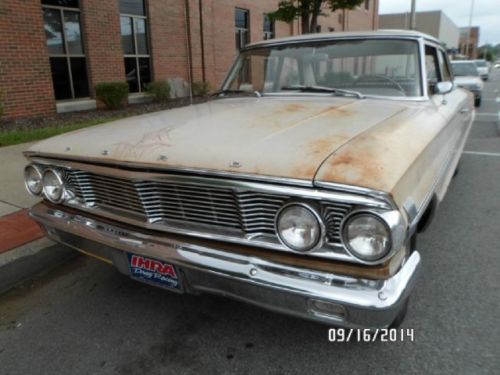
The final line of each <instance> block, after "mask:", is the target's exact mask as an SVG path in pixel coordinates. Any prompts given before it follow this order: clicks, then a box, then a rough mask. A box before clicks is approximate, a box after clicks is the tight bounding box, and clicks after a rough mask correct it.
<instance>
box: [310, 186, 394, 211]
mask: <svg viewBox="0 0 500 375" xmlns="http://www.w3.org/2000/svg"><path fill="white" fill-rule="evenodd" d="M313 184H314V186H317V187H319V188H323V189H329V190H333V191H340V192H351V193H354V194H360V195H363V196H367V197H370V198H372V199H374V200H377V201H380V202H384V204H385V207H384V208H387V209H393V210H394V209H397V208H398V206H397V205H396V202H394V200H393V199H392V196H391V194H389V193H386V192H384V191H380V190H374V189H370V188H366V187H361V186H354V185H345V184H338V183H336V182H327V181H314V182H313Z"/></svg>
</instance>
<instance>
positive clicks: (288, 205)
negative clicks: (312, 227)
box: [274, 202, 326, 254]
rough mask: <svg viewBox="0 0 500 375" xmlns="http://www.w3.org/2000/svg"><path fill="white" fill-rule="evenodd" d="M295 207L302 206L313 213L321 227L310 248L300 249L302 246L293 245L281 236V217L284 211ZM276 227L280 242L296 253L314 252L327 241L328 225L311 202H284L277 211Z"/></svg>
mask: <svg viewBox="0 0 500 375" xmlns="http://www.w3.org/2000/svg"><path fill="white" fill-rule="evenodd" d="M293 207H300V208H302V209H305V210H307V211H308V212H309V213H311V214H312V216H313V217H314V219H315V220H316V222H317V223H318V229H319V235H318V239H317V240H316V242H315V243H314V245H312V246H309V247H308V248H303V249H300V248H297V247H294V246H291V245H290V244H289V243H287V242H286V241H285V240H284V239H283V238H282V236H281V233H280V230H279V221H280V218H281V217H282V215H283V213H284V212H285V211H286V210H288V209H290V208H293ZM274 229H275V232H276V236H277V237H278V240H279V241H280V243H281V244H282V245H283V246H285V247H286V248H287V249H290V250H291V251H293V252H295V253H299V254H305V253H310V252H313V251H315V250H318V249H320V248H322V247H323V245H324V243H325V235H326V227H325V224H324V222H323V218H322V217H321V215H320V214H319V212H318V210H317V209H315V208H314V207H313V206H312V205H311V204H308V203H305V202H288V203H286V204H284V205H283V206H282V207H280V209H279V210H278V212H277V213H276V216H275V220H274Z"/></svg>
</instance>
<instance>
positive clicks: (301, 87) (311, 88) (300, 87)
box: [280, 85, 365, 99]
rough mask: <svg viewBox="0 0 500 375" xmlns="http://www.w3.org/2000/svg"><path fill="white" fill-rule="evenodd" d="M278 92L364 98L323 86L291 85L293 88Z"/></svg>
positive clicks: (354, 93) (346, 91) (352, 91)
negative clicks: (321, 93)
mask: <svg viewBox="0 0 500 375" xmlns="http://www.w3.org/2000/svg"><path fill="white" fill-rule="evenodd" d="M280 90H283V91H301V92H329V93H332V94H340V95H352V96H355V97H357V98H358V99H364V98H365V96H364V95H363V94H361V93H360V92H359V91H354V90H344V89H337V88H334V87H325V86H306V85H293V86H283V87H282V88H281V89H280Z"/></svg>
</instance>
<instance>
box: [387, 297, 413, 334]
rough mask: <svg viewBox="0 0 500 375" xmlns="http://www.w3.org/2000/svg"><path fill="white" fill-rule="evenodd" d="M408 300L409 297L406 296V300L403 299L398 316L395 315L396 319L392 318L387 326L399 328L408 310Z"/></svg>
mask: <svg viewBox="0 0 500 375" xmlns="http://www.w3.org/2000/svg"><path fill="white" fill-rule="evenodd" d="M409 301H410V298H407V299H406V301H404V304H403V307H402V309H401V311H400V312H399V314H398V316H396V319H394V321H393V322H392V323H391V325H390V326H389V328H399V326H400V325H401V324H402V323H403V322H404V320H405V318H406V313H407V312H408V304H409Z"/></svg>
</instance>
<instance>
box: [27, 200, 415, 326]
mask: <svg viewBox="0 0 500 375" xmlns="http://www.w3.org/2000/svg"><path fill="white" fill-rule="evenodd" d="M30 215H31V217H33V219H35V220H36V221H38V222H39V223H40V224H41V225H42V226H43V227H44V228H45V230H46V232H47V234H48V236H49V237H50V238H52V239H53V240H55V241H57V242H60V243H62V244H65V245H67V246H70V247H72V248H75V249H76V250H79V251H81V252H84V253H87V254H89V255H94V256H97V257H98V258H101V259H102V260H105V261H108V262H109V263H112V264H114V265H115V266H116V267H117V268H118V270H119V271H120V272H122V273H124V274H128V275H129V274H130V272H129V269H128V262H127V257H126V252H131V253H134V254H138V255H143V256H148V257H152V258H156V259H159V260H163V261H165V262H171V263H172V264H175V265H176V266H178V267H180V269H181V270H182V275H183V283H184V286H185V289H186V291H187V292H189V293H194V294H196V293H199V292H208V293H213V294H218V295H223V296H226V297H230V298H234V299H237V300H241V301H245V302H248V303H252V304H255V305H258V306H261V307H264V308H267V309H270V310H274V311H277V312H281V313H286V314H289V315H295V316H299V317H303V318H307V319H312V320H316V321H320V322H324V323H329V324H332V325H335V326H343V327H349V328H381V327H387V326H389V325H390V324H391V323H392V322H393V321H394V319H395V318H396V317H397V316H398V313H399V312H400V311H401V309H402V308H403V307H404V303H405V302H406V299H407V297H408V296H409V293H410V291H411V289H412V287H413V284H414V281H415V279H416V276H417V273H418V270H419V268H420V255H419V253H418V252H416V251H415V252H413V253H412V254H411V256H410V257H409V258H408V259H407V260H406V262H405V263H404V264H403V266H402V267H401V268H400V270H399V271H398V272H397V273H396V274H395V275H393V276H392V277H391V278H389V279H387V280H369V279H360V278H354V277H349V276H342V275H336V274H331V273H327V272H323V271H317V270H309V269H304V268H298V267H293V266H289V265H284V264H279V263H275V262H270V261H267V260H265V259H262V258H257V257H254V256H248V255H242V254H238V253H230V252H228V251H222V250H218V249H217V248H216V246H214V247H205V246H199V245H194V244H190V243H185V242H179V241H177V240H173V239H170V238H168V237H165V236H164V235H161V236H159V235H155V234H154V232H148V234H145V233H143V232H140V231H137V232H136V231H132V230H130V229H125V228H124V227H120V224H119V223H116V224H113V225H110V224H108V223H105V222H100V221H98V220H96V219H93V218H89V217H85V215H83V214H82V215H80V214H74V213H69V212H65V211H64V208H53V207H50V206H48V205H46V204H44V203H39V204H37V205H36V206H34V207H33V208H32V209H31V212H30Z"/></svg>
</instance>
